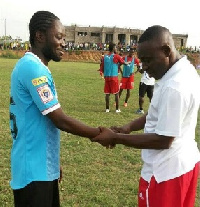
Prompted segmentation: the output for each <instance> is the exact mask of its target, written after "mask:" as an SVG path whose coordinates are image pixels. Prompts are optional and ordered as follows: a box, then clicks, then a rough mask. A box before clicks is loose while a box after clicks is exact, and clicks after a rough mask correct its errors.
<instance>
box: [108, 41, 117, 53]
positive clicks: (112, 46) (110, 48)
mask: <svg viewBox="0 0 200 207" xmlns="http://www.w3.org/2000/svg"><path fill="white" fill-rule="evenodd" d="M115 46H116V44H114V43H113V42H111V43H110V44H109V51H110V52H112V51H113V49H114V47H115Z"/></svg>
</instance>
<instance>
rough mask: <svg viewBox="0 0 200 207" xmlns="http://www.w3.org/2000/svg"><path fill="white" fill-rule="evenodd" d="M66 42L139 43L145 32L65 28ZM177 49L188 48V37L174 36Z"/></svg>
mask: <svg viewBox="0 0 200 207" xmlns="http://www.w3.org/2000/svg"><path fill="white" fill-rule="evenodd" d="M65 32H66V42H72V43H75V44H80V43H86V42H87V43H109V42H114V43H115V44H118V43H121V44H124V45H132V44H134V43H137V42H138V40H139V38H140V36H141V34H142V33H143V32H144V30H139V29H131V28H118V27H104V26H102V27H91V26H88V27H86V26H77V25H71V26H65ZM173 37H174V41H175V45H176V47H177V48H182V47H186V43H187V38H188V35H184V34H173Z"/></svg>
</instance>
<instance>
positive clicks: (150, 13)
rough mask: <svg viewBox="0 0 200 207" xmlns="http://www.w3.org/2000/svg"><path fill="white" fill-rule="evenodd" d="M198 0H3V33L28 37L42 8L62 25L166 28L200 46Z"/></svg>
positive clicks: (0, 4)
mask: <svg viewBox="0 0 200 207" xmlns="http://www.w3.org/2000/svg"><path fill="white" fill-rule="evenodd" d="M198 1H199V0H190V1H188V0H187V1H186V0H137V1H135V0H124V1H120V0H99V1H97V0H58V1H50V0H32V1H30V0H0V36H4V35H5V34H6V35H11V36H12V38H18V37H20V38H21V39H22V40H23V41H25V40H28V39H29V31H28V24H29V21H30V18H31V16H32V15H33V14H34V13H35V12H36V11H39V10H47V11H50V12H53V13H54V14H55V15H56V16H58V17H59V18H60V20H61V22H62V23H63V25H66V26H70V25H72V24H77V25H79V26H89V25H90V26H98V27H102V26H103V25H104V26H105V27H106V26H108V27H114V26H116V27H120V28H132V29H141V30H145V29H147V28H148V27H149V26H152V25H161V26H164V27H167V28H168V29H169V30H170V31H171V33H173V34H188V41H187V47H190V46H192V47H195V46H196V47H200V26H199V7H198V5H199V4H198Z"/></svg>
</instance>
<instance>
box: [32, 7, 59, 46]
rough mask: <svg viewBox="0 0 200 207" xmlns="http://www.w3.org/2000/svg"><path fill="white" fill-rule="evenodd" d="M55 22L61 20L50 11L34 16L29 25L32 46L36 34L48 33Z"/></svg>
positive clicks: (37, 13) (40, 12)
mask: <svg viewBox="0 0 200 207" xmlns="http://www.w3.org/2000/svg"><path fill="white" fill-rule="evenodd" d="M55 20H59V18H58V17H57V16H55V15H54V14H53V13H51V12H49V11H38V12H36V13H34V14H33V16H32V18H31V20H30V23H29V32H30V43H31V45H34V39H35V35H36V32H37V31H41V32H46V31H47V30H48V29H49V28H50V27H51V26H52V23H53V22H54V21H55Z"/></svg>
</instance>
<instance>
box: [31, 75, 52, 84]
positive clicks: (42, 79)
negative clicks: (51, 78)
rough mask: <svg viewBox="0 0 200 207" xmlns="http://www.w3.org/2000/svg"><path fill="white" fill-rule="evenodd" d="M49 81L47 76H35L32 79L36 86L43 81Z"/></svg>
mask: <svg viewBox="0 0 200 207" xmlns="http://www.w3.org/2000/svg"><path fill="white" fill-rule="evenodd" d="M47 82H48V79H47V77H46V76H41V77H39V78H35V79H33V80H32V84H33V85H34V86H38V85H41V84H42V83H47Z"/></svg>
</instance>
